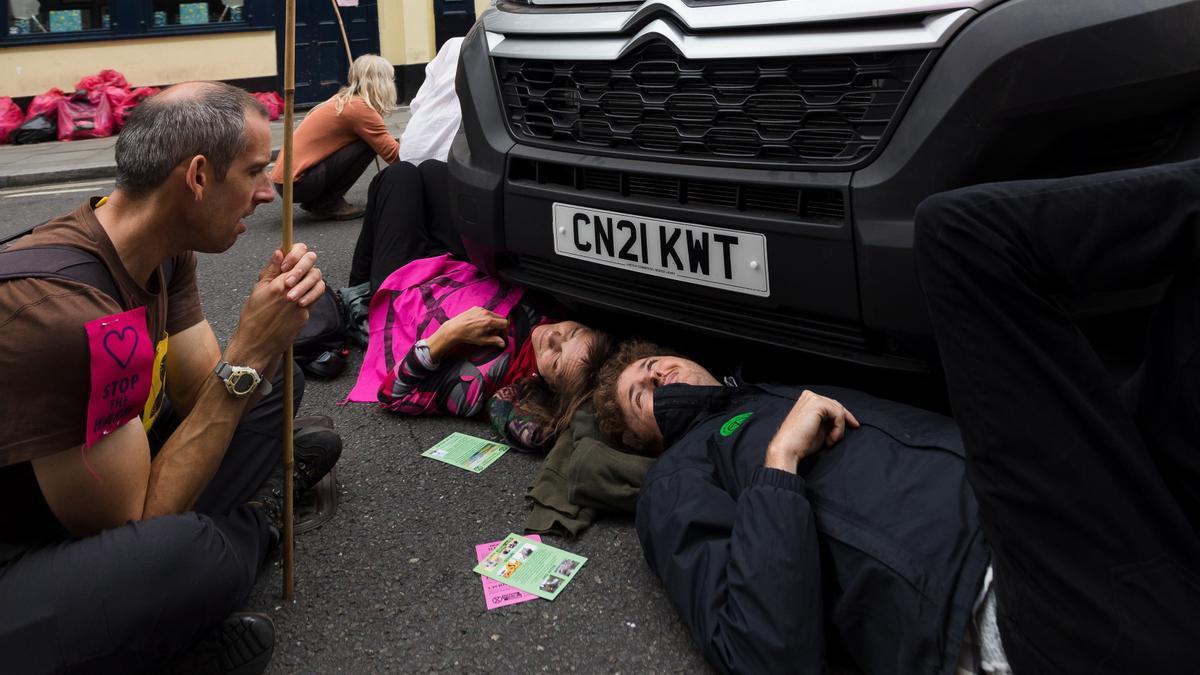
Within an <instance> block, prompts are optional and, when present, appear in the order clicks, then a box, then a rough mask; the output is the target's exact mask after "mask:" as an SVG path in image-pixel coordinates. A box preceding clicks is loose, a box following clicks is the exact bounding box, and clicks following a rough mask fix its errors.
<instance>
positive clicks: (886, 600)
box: [637, 385, 989, 675]
mask: <svg viewBox="0 0 1200 675" xmlns="http://www.w3.org/2000/svg"><path fill="white" fill-rule="evenodd" d="M812 389H813V391H815V392H816V393H819V394H822V395H825V396H829V397H831V398H835V399H837V400H838V401H840V402H841V403H842V404H843V405H845V406H846V407H847V408H848V409H849V410H850V411H851V412H852V413H854V415H855V417H857V418H858V420H859V422H861V424H862V426H861V428H859V429H856V430H848V433H847V435H846V437H845V438H844V439H843V440H842V441H841V442H840V443H838V444H837V445H836V446H834V447H833V448H829V449H826V450H823V451H821V452H819V453H817V454H815V455H813V456H811V457H807V458H805V460H804V461H803V462H801V464H800V467H799V471H798V475H795V474H791V473H788V472H785V471H779V470H776V469H766V468H764V467H763V459H764V456H765V454H766V448H767V444H768V442H769V441H770V439H771V437H772V436H773V435H774V434H775V431H776V430H777V429H778V428H779V425H780V424H781V423H782V422H783V420H784V418H785V417H786V416H787V413H788V411H790V410H791V408H792V406H793V404H794V403H795V401H796V399H797V398H798V397H799V395H800V393H801V392H802V391H803V389H800V388H794V387H772V386H740V387H693V386H689V385H669V386H666V387H660V388H659V389H658V390H656V391H655V393H654V411H655V417H656V419H657V421H658V425H659V427H660V428H661V429H662V430H663V439H664V447H666V448H667V451H666V452H665V453H664V454H663V456H662V457H660V458H659V459H658V461H657V462H655V464H654V466H653V467H652V468H651V469H650V473H649V474H648V475H647V476H646V482H645V483H644V484H643V486H642V492H641V495H640V497H639V499H638V508H637V532H638V537H639V538H640V539H641V542H642V548H643V549H644V551H645V554H646V559H647V561H648V562H649V563H650V566H651V567H652V568H653V569H654V570H655V572H656V573H657V574H658V576H659V578H661V579H662V581H663V584H664V585H665V587H666V591H667V595H668V596H670V598H671V601H672V602H673V603H674V604H675V606H676V608H677V609H678V610H679V614H680V616H681V617H682V619H683V622H684V624H686V625H687V627H688V629H689V631H690V632H691V635H692V639H693V640H694V641H695V642H696V644H697V645H698V646H699V647H700V649H701V650H703V652H704V654H705V656H706V658H707V659H708V660H709V662H710V663H712V664H713V665H714V666H716V667H717V668H718V669H720V670H722V671H729V672H743V673H784V672H786V673H796V672H799V673H818V672H822V671H823V670H825V668H826V661H827V658H828V657H829V656H830V654H831V653H836V654H838V655H839V660H842V659H848V660H849V661H850V662H852V663H853V664H854V665H855V666H856V667H857V668H859V669H860V670H862V671H863V672H864V673H871V674H872V675H882V674H884V673H904V674H905V675H908V674H911V673H952V672H953V671H954V668H955V666H956V664H957V658H958V652H959V648H960V645H961V642H962V638H963V635H964V633H965V631H966V627H967V621H968V619H969V616H970V613H971V609H972V607H973V606H974V602H975V599H976V596H977V595H978V593H979V591H980V587H981V585H982V582H983V575H984V572H985V570H986V568H987V565H988V561H989V552H988V548H987V545H986V544H985V542H984V540H983V533H982V531H981V530H980V527H979V519H978V514H977V511H976V505H975V497H974V494H973V493H972V491H971V488H970V487H969V486H968V484H967V481H966V477H965V475H964V462H963V458H962V441H961V439H960V437H959V434H958V429H957V427H956V426H955V425H954V423H953V421H951V420H950V419H948V418H946V417H943V416H941V415H937V414H935V413H931V412H927V411H924V410H918V409H916V408H912V407H909V406H906V405H902V404H899V403H892V402H889V401H884V400H881V399H877V398H874V397H871V396H868V395H866V394H863V393H861V392H856V391H852V390H845V389H834V388H828V387H819V388H817V387H814V388H812ZM745 413H752V414H751V415H749V416H745Z"/></svg>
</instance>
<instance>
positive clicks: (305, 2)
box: [276, 0, 379, 107]
mask: <svg viewBox="0 0 1200 675" xmlns="http://www.w3.org/2000/svg"><path fill="white" fill-rule="evenodd" d="M337 9H340V10H341V13H342V20H343V21H344V22H345V24H346V35H347V37H348V38H349V40H350V52H351V54H353V55H354V57H355V58H358V57H359V56H362V55H363V54H378V53H379V13H378V11H377V7H376V1H375V0H359V3H358V6H357V7H338V8H337ZM284 14H285V13H284V12H282V11H280V12H277V13H276V31H277V32H276V35H277V36H278V38H277V40H276V47H277V52H278V53H277V58H278V63H279V72H280V73H282V72H283V48H284V39H283V21H284ZM349 69H350V63H349V61H347V60H346V48H345V47H344V46H343V45H342V33H341V30H340V29H339V28H338V21H337V15H336V14H335V13H334V6H333V1H332V0H296V105H297V106H298V107H312V106H314V105H316V104H318V103H320V102H322V101H324V100H326V99H328V98H329V97H330V96H333V95H334V94H335V93H337V90H338V89H340V88H341V87H342V85H343V84H345V82H346V72H347V71H348V70H349Z"/></svg>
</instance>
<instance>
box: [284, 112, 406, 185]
mask: <svg viewBox="0 0 1200 675" xmlns="http://www.w3.org/2000/svg"><path fill="white" fill-rule="evenodd" d="M360 138H361V139H362V140H364V141H366V142H367V144H368V145H370V146H371V147H372V148H374V150H375V152H376V153H377V154H378V155H379V156H380V157H382V158H383V159H384V161H386V162H387V163H388V164H392V163H393V162H395V161H396V159H397V158H399V157H400V142H399V141H397V140H396V139H395V138H394V137H393V136H392V135H391V133H389V132H388V128H387V123H385V122H384V121H383V117H382V116H381V115H380V114H379V113H378V112H376V111H375V109H374V108H372V107H371V106H369V105H367V104H366V103H364V102H363V100H362V99H361V98H359V97H357V96H355V97H353V98H351V99H350V101H349V102H347V103H346V107H345V108H343V109H342V112H341V114H340V115H339V114H338V112H337V108H335V107H334V102H333V100H332V99H330V100H328V101H326V102H324V103H322V104H321V105H319V106H317V107H316V108H313V110H312V112H310V113H308V115H306V116H305V117H304V121H302V122H301V123H300V126H298V127H296V132H295V138H294V139H293V141H292V142H293V146H294V147H295V153H296V155H295V157H296V158H295V159H294V160H293V161H292V175H293V176H294V177H295V179H296V180H300V179H301V177H303V176H304V172H305V171H308V170H309V168H311V167H312V166H313V165H314V164H316V163H317V162H320V161H321V160H323V159H325V158H326V157H328V156H330V155H332V154H333V153H335V152H337V151H338V150H341V149H342V148H344V147H346V146H347V145H350V144H351V143H353V142H354V141H356V140H358V139H360ZM271 180H272V181H274V182H276V183H282V182H283V158H282V157H281V158H279V161H277V162H276V163H275V168H274V169H273V170H272V171H271Z"/></svg>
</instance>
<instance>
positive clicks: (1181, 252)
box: [850, 161, 1200, 673]
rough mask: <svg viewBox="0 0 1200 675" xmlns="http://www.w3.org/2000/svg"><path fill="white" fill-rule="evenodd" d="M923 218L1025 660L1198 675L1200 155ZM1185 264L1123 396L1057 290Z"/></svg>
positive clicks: (1009, 193) (926, 251)
mask: <svg viewBox="0 0 1200 675" xmlns="http://www.w3.org/2000/svg"><path fill="white" fill-rule="evenodd" d="M917 224H918V233H917V241H916V251H917V254H918V268H919V272H920V276H921V281H922V284H923V286H924V289H925V293H926V296H927V298H928V302H929V307H930V312H931V314H932V318H933V325H934V329H935V333H936V336H937V340H938V344H939V345H940V348H941V355H942V362H943V364H944V367H945V370H946V378H947V381H948V384H949V390H950V397H951V401H952V404H953V407H954V413H955V417H956V419H957V420H958V423H959V426H960V427H961V428H962V433H963V439H964V442H965V445H966V450H967V462H968V467H969V471H968V477H969V479H970V481H971V484H972V486H973V487H974V488H975V494H976V496H977V498H978V500H979V508H980V513H981V518H982V520H983V527H984V531H985V532H986V533H987V538H988V542H989V543H990V545H991V547H992V550H993V555H994V562H993V567H994V571H995V581H996V593H997V602H998V619H999V627H1000V631H1001V636H1002V639H1003V642H1004V648H1005V651H1006V652H1007V654H1008V657H1009V661H1010V663H1011V664H1012V666H1013V669H1014V670H1015V671H1016V672H1018V673H1038V672H1109V673H1136V672H1142V673H1182V672H1195V670H1196V644H1195V643H1196V637H1197V636H1198V635H1200V489H1198V488H1197V486H1200V264H1198V262H1197V261H1200V162H1198V161H1191V162H1185V163H1181V164H1173V165H1165V166H1160V167H1153V168H1148V169H1137V170H1131V171H1122V172H1116V173H1109V174H1100V175H1095V176H1085V177H1081V178H1070V179H1065V180H1056V181H1029V182H1018V183H1006V184H995V185H984V186H980V187H974V188H967V189H964V190H959V191H956V192H952V193H948V194H943V195H938V196H935V197H933V198H931V199H929V200H927V201H926V202H924V203H923V204H922V205H921V207H920V209H919V210H918V212H917ZM1172 276H1173V277H1174V280H1173V282H1172V284H1171V286H1170V289H1169V291H1168V292H1167V294H1166V296H1165V298H1164V299H1163V300H1162V302H1161V304H1160V306H1159V307H1158V308H1157V310H1156V314H1155V316H1154V317H1153V319H1152V322H1151V326H1150V333H1149V339H1148V343H1147V350H1146V354H1147V357H1146V361H1145V363H1144V364H1143V366H1142V369H1141V371H1140V373H1139V375H1138V376H1136V377H1135V380H1134V381H1133V382H1132V383H1130V386H1129V387H1127V388H1126V389H1125V391H1126V393H1128V396H1125V397H1123V396H1121V395H1120V394H1119V393H1118V388H1117V386H1115V385H1114V384H1113V383H1112V382H1111V379H1110V377H1109V375H1108V373H1107V372H1106V370H1105V368H1104V367H1103V365H1102V363H1101V361H1100V359H1099V358H1098V357H1097V356H1096V353H1095V352H1094V351H1093V349H1092V348H1091V346H1090V345H1089V344H1088V342H1087V341H1086V339H1085V338H1084V337H1083V336H1082V335H1081V334H1080V332H1079V331H1078V330H1077V328H1076V327H1075V325H1074V324H1073V322H1072V321H1071V319H1070V318H1069V316H1068V314H1067V313H1066V312H1065V311H1064V310H1063V308H1062V307H1061V306H1060V304H1059V303H1058V302H1057V301H1056V299H1055V297H1056V296H1067V297H1080V296H1083V295H1086V294H1089V293H1094V292H1101V291H1114V290H1122V289H1136V288H1139V287H1144V286H1148V285H1150V284H1152V283H1154V282H1159V281H1163V280H1166V279H1170V278H1172ZM850 409H851V410H853V411H854V412H855V413H858V411H857V410H856V409H855V408H854V406H853V405H850Z"/></svg>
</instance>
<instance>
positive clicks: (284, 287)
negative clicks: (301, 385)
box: [227, 244, 325, 368]
mask: <svg viewBox="0 0 1200 675" xmlns="http://www.w3.org/2000/svg"><path fill="white" fill-rule="evenodd" d="M324 292H325V282H324V281H323V280H322V279H321V269H320V268H319V267H317V254H316V253H315V252H314V251H310V250H308V247H307V246H305V245H304V244H296V245H294V246H293V247H292V250H291V251H289V252H288V254H287V255H286V256H285V255H284V254H283V252H282V251H279V250H277V251H275V253H274V254H272V256H271V259H270V260H269V261H268V262H267V264H266V266H265V267H263V269H262V271H261V272H260V273H259V275H258V281H257V282H256V283H255V284H254V288H253V289H252V290H251V291H250V297H249V298H247V299H246V303H245V305H243V306H242V315H241V318H240V319H239V320H238V327H237V331H236V332H235V333H234V335H233V339H231V340H230V341H229V351H231V352H237V353H239V354H244V355H245V360H246V361H247V362H249V363H252V364H254V365H255V366H256V367H260V368H261V367H263V366H264V365H265V364H266V363H267V362H268V361H270V360H271V359H272V358H274V357H275V355H277V354H281V353H283V351H284V350H285V349H287V347H288V345H290V344H291V343H292V341H293V340H295V339H296V335H297V334H298V333H299V332H300V329H301V328H302V327H303V326H304V324H305V322H307V321H308V308H309V307H310V306H311V305H312V304H313V303H314V302H316V301H317V299H318V298H320V297H321V294H323V293H324ZM227 358H230V357H228V356H227Z"/></svg>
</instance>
